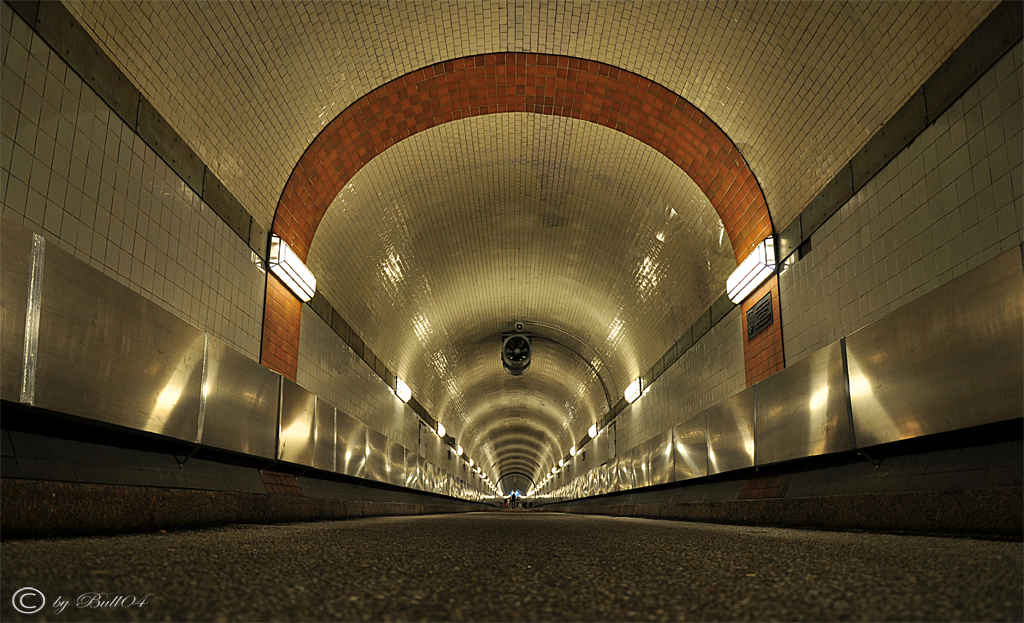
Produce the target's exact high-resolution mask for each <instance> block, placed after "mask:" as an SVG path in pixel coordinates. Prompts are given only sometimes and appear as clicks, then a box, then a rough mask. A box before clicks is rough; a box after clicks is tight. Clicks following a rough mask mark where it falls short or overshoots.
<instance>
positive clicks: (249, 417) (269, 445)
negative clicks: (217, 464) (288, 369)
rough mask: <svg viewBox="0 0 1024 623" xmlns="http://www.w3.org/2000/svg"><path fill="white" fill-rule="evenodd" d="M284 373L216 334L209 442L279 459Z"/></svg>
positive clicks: (206, 421)
mask: <svg viewBox="0 0 1024 623" xmlns="http://www.w3.org/2000/svg"><path fill="white" fill-rule="evenodd" d="M280 385H281V376H280V375H279V374H277V373H276V372H272V371H270V370H268V369H267V368H265V367H264V366H261V365H260V364H258V363H256V362H255V361H252V360H250V359H248V358H247V357H245V356H243V355H240V354H239V353H237V352H235V351H234V350H232V349H231V348H230V347H228V346H227V345H226V344H224V343H223V342H221V341H220V340H218V339H216V338H213V337H211V338H210V346H209V352H208V353H207V360H206V415H205V417H204V418H203V430H202V437H201V441H202V443H203V445H207V446H213V447H215V448H222V449H224V450H231V451H233V452H241V453H243V454H251V455H254V456H262V457H266V458H270V459H273V458H276V456H277V455H276V450H277V446H276V444H277V407H278V397H279V394H280Z"/></svg>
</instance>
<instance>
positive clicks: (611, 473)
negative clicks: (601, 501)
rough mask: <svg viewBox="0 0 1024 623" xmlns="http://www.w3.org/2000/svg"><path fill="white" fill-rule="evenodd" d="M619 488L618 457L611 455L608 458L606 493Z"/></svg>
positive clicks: (613, 491)
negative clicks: (611, 456)
mask: <svg viewBox="0 0 1024 623" xmlns="http://www.w3.org/2000/svg"><path fill="white" fill-rule="evenodd" d="M618 490H619V459H618V457H613V458H611V459H609V460H608V493H615V492H616V491H618Z"/></svg>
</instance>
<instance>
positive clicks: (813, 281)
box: [780, 43, 1024, 364]
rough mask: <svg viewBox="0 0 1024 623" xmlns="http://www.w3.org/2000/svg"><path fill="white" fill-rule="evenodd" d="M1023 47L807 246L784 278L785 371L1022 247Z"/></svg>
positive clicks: (992, 70) (865, 188) (959, 101)
mask: <svg viewBox="0 0 1024 623" xmlns="http://www.w3.org/2000/svg"><path fill="white" fill-rule="evenodd" d="M1022 75H1024V70H1022V44H1021V43H1018V44H1017V45H1016V46H1015V47H1014V48H1013V49H1012V50H1011V51H1010V52H1009V53H1007V54H1006V55H1005V56H1004V57H1003V58H1002V59H1001V60H1000V61H999V62H998V63H996V65H995V66H993V67H992V68H991V69H990V70H989V71H988V72H986V73H985V75H984V76H982V78H981V79H980V80H978V82H977V83H975V84H974V85H973V86H972V87H970V88H969V89H968V90H967V91H966V92H965V93H964V95H963V96H962V97H961V98H960V99H959V100H957V101H956V102H955V103H954V104H953V106H952V107H950V109H949V110H947V111H946V112H945V113H944V114H943V115H941V116H940V117H939V118H938V119H937V120H936V121H935V123H934V124H933V125H931V126H929V127H928V128H926V129H925V131H924V132H923V133H922V134H921V135H920V136H919V137H918V138H917V139H916V140H915V141H914V142H913V143H912V144H911V145H910V146H908V147H907V148H906V149H904V150H903V151H902V152H901V153H900V154H899V155H898V156H897V157H896V158H895V159H894V160H893V161H892V162H890V163H889V164H888V165H887V166H886V167H885V168H884V169H883V170H882V171H881V172H879V174H878V175H877V176H876V177H875V178H874V179H872V180H871V181H870V182H868V184H867V185H865V187H864V188H863V189H862V190H861V191H860V192H859V193H857V194H856V195H855V196H854V197H853V198H852V199H851V200H850V201H849V202H848V203H847V204H846V205H844V206H843V207H842V208H841V209H840V210H839V212H838V213H837V214H835V215H834V216H833V217H832V218H830V219H829V220H828V221H827V222H825V224H824V225H823V226H822V227H821V229H819V230H818V231H817V232H816V233H815V234H814V235H813V236H812V237H811V247H812V249H811V252H810V254H809V255H808V256H807V257H805V258H804V259H803V260H801V261H799V262H796V263H795V264H792V265H791V266H790V267H789V268H788V270H786V271H785V272H784V273H783V275H782V277H781V279H780V287H781V296H782V319H783V336H784V339H785V348H786V363H787V364H792V363H795V362H797V361H799V360H800V359H802V358H804V357H806V356H807V355H809V354H810V353H812V352H814V351H816V350H818V349H820V348H822V347H824V346H826V345H827V344H829V343H831V342H834V341H835V340H838V339H839V338H841V337H843V336H844V335H848V334H849V333H851V332H853V331H856V330H857V329H859V328H860V327H863V326H864V325H866V324H869V323H870V322H872V321H874V320H877V319H878V318H880V317H882V316H884V315H886V314H888V313H889V312H891V311H893V310H895V309H897V308H899V307H902V306H903V305H905V304H907V303H909V302H910V301H912V300H914V299H915V298H917V297H919V296H921V295H922V294H925V293H926V292H929V291H931V290H933V289H934V288H935V287H937V286H939V285H942V284H943V283H946V282H947V281H949V280H951V279H953V278H954V277H956V276H958V275H961V274H963V273H964V272H966V271H968V270H970V269H971V268H974V267H975V266H978V265H979V264H981V263H982V262H985V261H987V260H989V259H992V258H993V257H995V256H996V255H999V254H1000V253H1002V252H1004V251H1007V250H1009V249H1011V248H1013V247H1015V246H1017V245H1019V244H1021V241H1022V231H1024V188H1022V186H1024V165H1022V161H1024V158H1022V147H1024V135H1022V130H1021V128H1022V125H1024V106H1022V101H1021V91H1022V87H1021V82H1022Z"/></svg>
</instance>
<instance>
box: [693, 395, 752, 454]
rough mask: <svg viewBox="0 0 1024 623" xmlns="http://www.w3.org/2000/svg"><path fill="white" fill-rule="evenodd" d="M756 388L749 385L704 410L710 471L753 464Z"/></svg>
mask: <svg viewBox="0 0 1024 623" xmlns="http://www.w3.org/2000/svg"><path fill="white" fill-rule="evenodd" d="M755 388H756V386H754V387H748V388H747V389H745V390H743V391H741V392H740V393H738V394H736V395H734V396H732V397H730V398H727V399H725V400H723V401H722V402H720V403H718V404H717V405H715V406H713V407H711V408H710V409H708V410H706V411H705V415H706V417H707V437H708V473H709V474H720V473H722V472H728V471H731V470H734V469H742V468H744V467H753V465H754V390H755Z"/></svg>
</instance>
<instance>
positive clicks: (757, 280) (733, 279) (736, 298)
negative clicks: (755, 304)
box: [725, 237, 775, 304]
mask: <svg viewBox="0 0 1024 623" xmlns="http://www.w3.org/2000/svg"><path fill="white" fill-rule="evenodd" d="M773 272H775V239H774V238H771V237H768V238H765V239H764V240H763V241H762V242H761V244H759V245H757V246H756V247H755V248H754V250H753V251H752V252H751V253H750V255H748V256H747V259H745V260H743V261H742V262H740V265H739V266H737V267H736V270H734V271H732V274H731V275H729V278H728V279H726V280H725V291H726V292H727V293H728V294H729V300H730V301H732V302H733V303H737V304H739V303H742V302H743V299H745V298H747V296H749V295H750V293H751V292H753V291H754V290H756V289H757V287H758V286H760V285H761V284H762V283H764V280H765V279H767V278H768V277H770V276H771V274H772V273H773Z"/></svg>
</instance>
